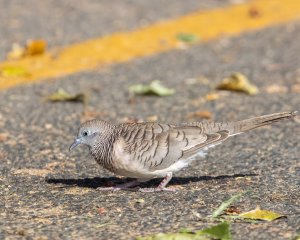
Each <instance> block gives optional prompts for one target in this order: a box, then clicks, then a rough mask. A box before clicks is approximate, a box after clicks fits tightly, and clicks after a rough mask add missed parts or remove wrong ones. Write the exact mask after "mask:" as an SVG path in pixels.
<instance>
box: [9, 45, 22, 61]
mask: <svg viewBox="0 0 300 240" xmlns="http://www.w3.org/2000/svg"><path fill="white" fill-rule="evenodd" d="M24 55H25V48H24V47H22V46H21V45H19V44H18V43H14V44H13V45H12V49H11V51H10V52H9V53H8V54H7V58H8V59H10V60H16V59H20V58H21V57H23V56H24Z"/></svg>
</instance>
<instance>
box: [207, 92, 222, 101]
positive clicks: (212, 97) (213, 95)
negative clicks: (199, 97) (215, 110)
mask: <svg viewBox="0 0 300 240" xmlns="http://www.w3.org/2000/svg"><path fill="white" fill-rule="evenodd" d="M219 98H220V95H219V94H218V93H216V92H212V93H209V94H207V95H206V96H205V100H207V101H214V100H217V99H219Z"/></svg>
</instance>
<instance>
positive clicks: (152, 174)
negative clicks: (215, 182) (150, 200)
mask: <svg viewBox="0 0 300 240" xmlns="http://www.w3.org/2000/svg"><path fill="white" fill-rule="evenodd" d="M296 114H297V112H296V111H294V112H283V113H274V114H270V115H264V116H260V117H254V118H250V119H246V120H243V121H237V122H219V123H217V122H194V123H182V124H178V125H171V124H159V123H149V122H148V123H124V124H120V125H114V124H110V123H108V122H105V121H102V120H96V119H95V120H91V121H87V122H85V123H83V124H82V125H81V126H80V127H79V130H78V135H77V138H76V140H75V142H74V143H73V144H72V145H71V146H70V151H71V150H72V149H73V148H75V147H77V146H78V145H80V144H83V145H87V146H88V147H89V150H90V152H91V154H92V156H93V157H94V158H95V160H96V161H97V162H98V163H99V164H100V165H101V166H102V167H104V168H106V169H108V170H109V171H111V172H113V173H115V174H117V175H122V176H125V177H130V178H135V179H136V180H134V181H131V182H128V183H125V184H119V185H117V186H114V187H103V188H99V189H100V190H120V189H128V188H131V187H135V186H137V185H138V184H139V183H141V182H144V181H148V180H150V179H152V178H163V180H162V181H161V183H160V184H159V186H158V187H156V188H138V190H139V191H142V192H154V191H172V189H171V188H166V185H167V184H168V183H169V181H170V180H171V178H172V174H173V173H174V172H177V171H179V170H181V169H182V168H185V167H187V166H188V165H189V164H190V163H191V162H192V161H193V160H197V159H199V157H203V156H205V154H206V151H207V149H208V148H210V147H213V146H216V145H218V144H220V143H222V142H223V141H225V140H226V139H228V138H229V137H231V136H234V135H237V134H240V133H243V132H245V131H248V130H251V129H254V128H258V127H261V126H265V125H269V124H272V123H274V122H278V121H281V120H284V119H291V118H293V117H295V116H296Z"/></svg>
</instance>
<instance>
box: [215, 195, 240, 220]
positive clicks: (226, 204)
mask: <svg viewBox="0 0 300 240" xmlns="http://www.w3.org/2000/svg"><path fill="white" fill-rule="evenodd" d="M243 194H244V193H239V194H236V195H234V196H232V197H231V198H229V199H228V200H226V201H224V202H222V204H221V205H220V206H219V207H218V208H217V209H216V210H215V211H214V212H213V214H212V217H213V218H216V217H218V216H220V215H221V214H222V213H223V211H224V210H225V209H226V208H228V207H229V206H230V205H231V204H233V203H234V202H236V201H238V200H239V199H240V198H241V196H242V195H243Z"/></svg>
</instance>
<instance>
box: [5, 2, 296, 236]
mask: <svg viewBox="0 0 300 240" xmlns="http://www.w3.org/2000/svg"><path fill="white" fill-rule="evenodd" d="M14 2H16V3H20V2H19V1H14ZM14 2H13V1H10V4H8V5H7V4H5V3H6V1H0V6H2V7H3V8H2V7H1V10H0V11H1V14H0V15H1V16H3V15H2V13H4V12H5V9H7V10H9V9H15V6H13V4H14ZM29 2H30V3H29ZM37 2H38V3H37ZM43 2H44V1H43ZM89 2H91V4H92V3H93V4H94V5H92V6H94V7H88V6H89V4H86V5H85V7H84V10H82V9H81V8H79V7H78V5H79V4H75V3H74V2H72V7H73V8H75V9H76V10H74V12H75V13H74V12H73V13H74V16H75V17H74V22H75V23H76V26H79V27H78V28H75V27H74V26H73V28H68V29H67V30H66V32H65V34H63V35H62V36H61V37H58V38H57V39H56V40H55V39H53V41H52V38H50V40H49V44H50V45H51V44H52V45H57V44H61V45H64V44H68V43H70V42H73V41H77V40H83V39H85V38H89V37H94V36H99V35H101V34H108V33H110V32H114V31H116V30H119V28H118V26H116V25H113V23H112V21H111V19H112V18H113V19H121V20H120V22H121V23H122V24H123V25H124V27H122V29H123V28H124V29H132V28H135V27H138V26H140V24H143V23H144V22H143V21H142V20H141V19H144V15H145V19H147V20H146V22H145V23H146V24H150V23H151V22H154V21H156V20H161V19H164V18H168V17H171V16H172V17H174V16H178V15H181V14H183V13H186V12H188V11H191V10H193V9H194V8H197V9H198V8H199V7H201V3H197V4H196V3H192V2H186V1H185V2H184V3H183V2H182V1H176V3H173V2H172V3H171V2H170V1H165V2H166V4H168V5H170V6H173V4H174V6H173V7H171V8H166V9H162V8H161V5H160V3H159V1H153V2H152V1H151V4H150V2H149V3H148V1H147V3H140V4H134V3H132V2H131V1H126V2H124V1H117V0H114V1H109V2H108V3H107V4H108V6H109V7H111V8H116V9H117V10H115V13H116V17H115V16H111V14H108V12H107V11H104V10H103V8H102V5H101V4H104V1H99V2H97V3H96V2H95V1H89ZM121 2H122V3H121ZM145 2H146V1H145ZM35 3H37V5H35ZM20 4H24V3H20ZM38 4H46V5H47V6H49V7H48V9H52V7H54V8H55V7H56V8H57V9H60V11H63V10H64V11H65V12H68V9H69V8H71V6H70V5H71V3H69V4H66V5H64V4H62V6H60V7H61V8H60V7H58V5H56V4H54V1H46V3H39V1H33V0H31V1H28V5H26V6H24V8H25V9H28V8H29V7H31V6H33V9H35V8H37V7H38V6H39V5H38ZM118 4H121V5H118ZM198 4H199V5H198ZM224 4H226V3H224V2H223V1H222V2H221V1H212V3H211V4H207V5H206V6H203V7H205V8H213V7H216V6H221V5H224ZM105 6H107V5H105ZM127 6H128V8H127ZM107 8H108V7H107ZM18 9H19V11H20V12H21V13H20V16H23V15H22V14H23V13H24V14H25V10H24V9H23V8H21V7H19V8H18ZM97 9H98V11H100V12H101V11H103V12H105V13H106V15H104V16H103V15H101V14H99V15H100V16H99V17H98V15H97V14H98V13H97ZM118 9H119V10H118ZM145 9H146V10H148V9H149V11H146V10H145ZM157 9H159V10H161V9H162V11H160V14H158V13H157V12H158V11H157ZM22 11H24V12H23V13H22ZM44 11H45V10H44ZM76 11H77V12H76ZM90 11H95V12H93V13H95V15H93V14H91V15H90V14H89V13H90ZM143 11H144V12H145V14H142V13H143ZM82 12H84V14H85V15H86V16H90V18H88V19H89V20H87V21H86V22H85V24H86V25H88V26H98V28H97V30H94V29H91V28H89V27H88V26H86V25H81V24H83V23H82V22H81V20H80V16H81V15H80V13H82ZM133 12H134V13H136V14H133ZM37 13H38V16H39V14H40V15H44V14H43V12H40V11H37ZM47 13H48V12H47ZM137 13H138V14H137ZM6 14H8V15H6V16H12V14H10V12H9V11H8V12H6ZM15 14H16V15H18V13H15ZM48 14H49V13H48ZM147 14H149V15H147ZM18 16H19V15H18ZM71 16H72V14H71V15H70V17H71ZM141 16H142V17H141ZM147 16H148V17H147ZM23 17H24V18H26V19H27V20H22V19H21V20H20V22H21V23H22V24H23V25H24V27H22V28H20V29H21V30H20V32H19V33H16V31H13V32H14V33H9V34H8V35H7V33H8V30H9V29H10V28H9V27H7V26H5V23H3V21H0V34H1V36H8V37H7V38H4V41H1V44H0V53H1V56H2V58H4V53H5V52H7V49H8V48H9V47H10V45H11V42H12V41H14V40H15V39H17V41H25V39H27V38H28V37H31V36H34V37H36V36H39V34H41V36H43V37H44V36H47V34H50V33H49V31H45V32H40V31H39V30H40V29H41V27H37V28H36V29H35V28H33V27H32V25H31V23H32V22H34V19H33V18H32V16H31V15H28V16H27V17H26V16H25V15H24V16H23ZM127 17H129V20H128V22H126V21H125V20H123V19H127ZM102 19H103V21H102ZM6 21H9V19H7V20H6ZM47 21H48V22H47V26H46V29H47V27H49V28H53V29H52V30H53V31H55V28H56V27H57V26H58V24H62V23H63V22H64V18H53V19H52V18H50V17H49V18H47ZM56 21H57V22H56ZM69 21H70V22H72V21H73V20H69ZM77 23H78V24H77ZM35 24H39V23H38V21H36V23H35ZM96 24H97V25H96ZM109 24H112V25H113V26H112V25H109ZM23 25H22V26H23ZM62 25H63V24H62ZM67 25H68V24H67ZM63 26H65V25H63ZM69 26H70V24H69ZM81 26H82V27H81ZM57 31H59V30H57ZM50 32H51V31H50ZM2 34H3V35H2ZM14 34H19V35H18V36H19V37H15V36H16V35H14ZM26 34H27V35H26ZM65 36H67V37H65ZM44 38H47V37H44ZM299 42H300V23H299V22H291V23H288V24H285V25H282V26H274V27H270V28H267V29H262V30H260V31H255V32H251V33H247V34H243V35H240V36H237V37H234V38H227V37H223V38H221V39H218V40H216V41H213V42H209V43H205V44H198V45H194V46H192V47H190V48H187V49H184V50H182V49H178V50H174V51H170V52H166V53H163V54H159V55H155V56H152V57H146V58H141V59H136V60H134V61H131V62H128V63H125V64H119V65H114V66H111V67H109V68H105V69H99V70H95V71H89V72H83V73H78V74H74V75H71V76H66V77H64V78H59V79H49V81H44V82H41V83H37V84H34V85H23V86H19V87H15V88H13V89H9V90H5V91H1V92H0V159H1V164H0V191H1V192H0V198H1V201H0V206H1V210H0V211H1V212H0V217H1V221H0V239H134V238H136V237H137V236H141V235H142V236H146V235H149V234H153V233H158V232H175V231H178V230H179V229H180V228H183V227H188V228H191V229H195V230H196V229H201V228H203V227H205V226H209V225H212V224H215V223H216V221H214V220H212V219H211V218H210V215H211V213H212V212H213V210H214V209H216V208H217V207H218V206H219V205H220V203H221V202H222V201H224V200H226V199H228V198H229V197H230V196H231V195H234V194H237V193H240V192H242V191H244V190H249V192H248V193H247V194H246V195H245V196H244V197H243V198H242V199H241V200H240V201H239V202H238V203H236V204H235V206H236V207H237V208H238V209H240V210H241V211H249V210H252V209H254V208H255V207H256V206H260V207H261V208H262V209H267V210H273V211H276V212H279V213H282V214H284V215H286V216H287V217H286V218H281V219H278V220H276V221H274V222H256V223H249V222H243V221H233V222H232V223H231V228H232V235H233V239H292V238H293V237H295V236H296V235H297V231H299V230H300V229H299V226H300V217H299V214H300V200H299V199H300V194H299V185H300V181H299V170H300V165H299V164H300V161H299V155H300V154H299V152H300V151H299V149H300V128H299V121H298V120H296V121H295V122H292V121H286V122H281V123H278V124H275V125H273V126H272V127H265V128H261V129H257V130H253V131H252V132H249V133H247V134H243V135H239V136H236V137H234V138H232V139H230V140H228V141H227V142H225V143H223V144H222V145H220V146H217V147H216V148H214V149H212V150H211V151H210V152H209V154H208V156H207V157H206V158H205V159H200V160H199V161H198V162H197V163H195V164H193V166H190V167H189V168H187V169H186V170H184V171H182V172H180V173H178V174H176V176H175V177H174V179H173V180H172V182H171V184H170V185H174V187H176V188H177V189H178V191H176V192H175V193H170V192H159V193H151V194H149V193H140V192H128V191H121V192H100V191H98V190H97V189H96V188H97V187H99V186H105V185H109V184H111V183H112V182H114V183H118V182H124V181H126V180H124V179H120V178H117V177H116V176H114V175H113V174H111V173H109V172H107V171H105V170H103V169H101V168H100V167H99V166H98V165H97V164H96V163H95V162H94V160H93V159H92V158H91V156H89V155H88V154H87V149H85V148H80V149H79V150H76V151H74V152H72V153H69V152H68V147H69V145H70V144H71V143H72V141H73V139H74V136H75V134H76V130H77V127H78V125H79V124H80V122H81V121H83V120H85V119H87V118H90V117H91V116H97V117H100V118H103V119H105V120H109V121H113V122H122V121H124V119H125V118H130V119H143V120H147V118H148V117H149V116H150V117H151V116H157V118H158V121H160V122H168V123H170V122H171V123H176V122H186V121H188V120H191V119H188V118H187V115H188V114H189V113H190V112H193V111H199V110H207V111H209V112H211V113H212V114H213V120H216V121H225V120H226V121H233V120H241V119H244V118H248V117H252V116H257V115H262V114H268V113H273V112H280V111H291V110H298V111H299V110H300V109H299V106H300V97H299V96H300V87H299V85H300V66H299V62H300V55H299V52H300V44H299ZM235 71H238V72H242V73H244V74H245V75H247V76H248V78H249V79H250V80H251V82H252V83H254V84H255V85H257V86H258V88H259V89H260V93H259V94H257V95H254V96H247V95H244V94H239V93H233V92H229V93H227V92H226V93H223V92H221V93H219V94H220V96H221V98H220V99H217V100H215V101H205V102H202V101H200V100H199V99H200V98H201V96H205V95H206V94H208V93H210V92H212V91H213V90H214V87H215V86H216V84H217V83H219V82H220V81H221V80H222V78H224V77H225V76H227V75H228V74H230V73H232V72H235ZM154 79H160V80H161V81H163V83H164V84H165V85H166V86H169V87H172V88H175V89H176V94H174V95H173V96H169V97H165V98H159V97H134V98H133V97H132V96H131V95H130V94H129V92H128V87H129V86H130V85H132V84H135V83H141V82H142V83H147V82H149V81H151V80H154ZM191 79H193V80H191ZM204 79H207V80H204ZM272 86H273V88H272ZM274 86H275V87H274ZM58 88H63V89H65V90H66V91H69V92H71V93H78V92H88V94H89V102H88V106H87V107H85V108H84V106H83V105H82V104H81V103H50V102H47V101H45V96H47V95H49V94H51V93H52V92H54V91H56V90H57V89H58ZM274 89H275V90H274ZM84 112H85V114H84ZM157 183H158V181H153V182H151V183H149V184H146V186H150V185H155V184H157ZM141 198H142V199H144V200H145V202H144V203H138V202H137V200H138V199H141ZM195 213H197V214H195Z"/></svg>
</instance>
